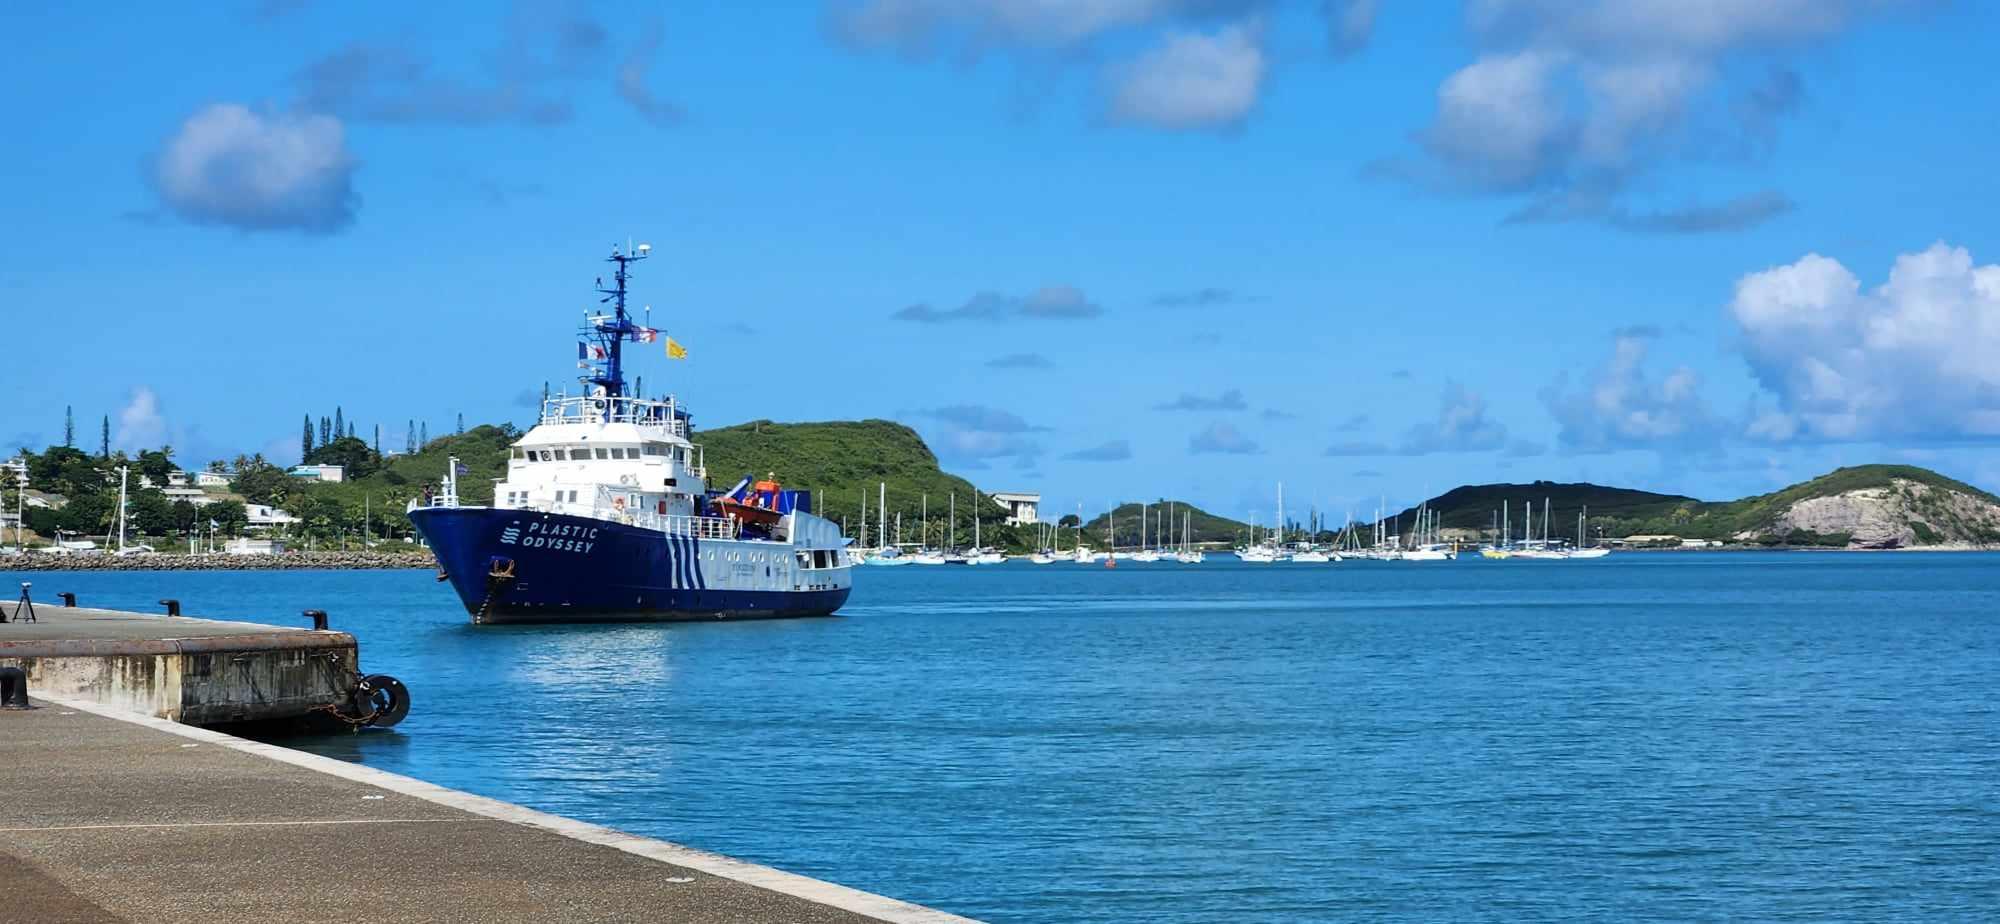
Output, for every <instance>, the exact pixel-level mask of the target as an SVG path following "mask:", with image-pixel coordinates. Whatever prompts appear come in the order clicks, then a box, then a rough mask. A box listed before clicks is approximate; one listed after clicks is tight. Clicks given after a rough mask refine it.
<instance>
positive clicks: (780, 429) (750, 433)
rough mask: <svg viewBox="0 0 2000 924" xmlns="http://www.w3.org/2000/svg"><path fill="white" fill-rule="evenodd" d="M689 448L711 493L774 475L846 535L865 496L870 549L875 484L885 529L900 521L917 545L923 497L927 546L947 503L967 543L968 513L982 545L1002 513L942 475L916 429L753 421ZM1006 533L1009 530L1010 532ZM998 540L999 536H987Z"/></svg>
mask: <svg viewBox="0 0 2000 924" xmlns="http://www.w3.org/2000/svg"><path fill="white" fill-rule="evenodd" d="M693 440H694V442H696V443H698V444H700V445H701V447H702V452H703V453H704V456H705V459H706V464H707V465H708V477H709V488H710V489H711V490H717V491H723V490H728V489H729V488H730V487H731V486H733V485H735V484H736V482H737V480H738V479H740V478H742V477H743V476H745V475H756V476H759V477H762V476H763V475H765V474H766V473H773V474H776V475H777V476H778V480H779V481H781V482H783V483H784V484H785V485H786V486H787V487H793V488H805V489H808V490H810V491H812V492H813V503H814V508H815V512H816V513H818V514H819V515H821V516H823V517H826V518H828V519H830V520H833V521H834V522H836V523H837V522H840V521H841V520H843V519H845V520H846V521H847V524H848V535H851V536H855V537H857V538H858V537H859V536H860V534H861V529H860V517H861V509H862V504H863V495H866V504H867V508H868V524H869V526H868V533H869V541H870V543H871V544H872V543H873V542H874V540H875V532H876V529H877V528H878V527H877V524H879V523H880V522H881V514H880V512H879V511H877V509H876V498H877V496H878V485H881V484H883V483H885V482H886V483H887V484H888V492H889V529H890V532H891V533H892V534H893V533H894V531H895V528H896V526H895V522H896V515H897V514H899V513H900V514H901V515H902V518H903V539H904V540H905V541H908V542H916V541H918V538H919V535H920V533H921V532H922V529H921V524H922V522H923V512H924V506H925V498H926V497H928V498H929V510H930V517H931V531H932V534H933V539H934V540H935V539H937V538H938V537H940V536H942V535H943V530H944V528H945V526H944V521H945V516H946V512H947V510H948V509H949V508H950V505H951V498H952V497H953V496H954V495H956V497H957V499H958V518H959V531H960V532H961V533H962V534H963V535H961V537H960V539H961V541H962V542H963V543H965V544H970V542H971V535H970V533H971V529H972V520H971V516H972V511H973V510H974V508H975V507H978V508H980V531H981V537H980V538H981V539H982V540H986V539H987V534H986V530H988V529H994V530H1000V528H1001V525H1000V521H1001V519H1002V517H1003V516H1004V515H1005V512H1004V511H1003V510H1001V509H1000V507H999V505H997V504H994V503H992V502H990V501H989V502H987V503H985V504H983V505H975V504H974V503H973V496H974V495H975V494H976V493H977V492H978V490H979V489H978V488H975V487H974V486H973V484H972V482H970V481H967V480H965V479H963V478H960V477H958V476H957V475H952V474H949V473H946V472H945V471H943V470H942V469H940V468H939V467H938V460H937V456H936V455H934V454H932V452H931V450H930V447H929V446H927V445H925V444H924V440H923V437H920V436H918V435H917V432H916V431H915V430H912V429H910V428H909V427H906V426H904V425H902V424H899V423H896V422H895V421H890V420H860V421H828V422H822V423H772V422H771V421H768V420H754V421H751V422H749V423H744V424H737V425H735V426H733V427H722V428H720V429H715V430H701V431H698V432H696V433H695V434H694V436H693ZM1010 532H1011V531H1010ZM992 535H993V536H995V537H1000V536H1002V533H1001V532H997V531H996V532H995V533H993V534H992Z"/></svg>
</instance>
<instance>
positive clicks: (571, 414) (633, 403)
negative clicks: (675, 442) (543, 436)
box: [541, 396, 688, 439]
mask: <svg viewBox="0 0 2000 924" xmlns="http://www.w3.org/2000/svg"><path fill="white" fill-rule="evenodd" d="M683 415H684V412H683V411H681V409H680V404H679V402H678V401H677V400H676V399H674V398H672V397H668V398H666V399H664V400H661V399H656V398H633V397H629V396H621V397H616V398H612V397H603V398H596V397H589V396H583V397H561V398H548V399H546V400H544V401H543V402H542V417H541V422H542V423H544V424H574V423H629V424H637V425H639V426H643V427H659V428H662V429H664V430H666V431H667V432H669V433H672V434H673V435H675V436H678V437H681V438H683V439H685V438H686V437H687V435H688V422H687V418H686V417H685V416H683Z"/></svg>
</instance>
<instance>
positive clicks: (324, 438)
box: [319, 415, 333, 446]
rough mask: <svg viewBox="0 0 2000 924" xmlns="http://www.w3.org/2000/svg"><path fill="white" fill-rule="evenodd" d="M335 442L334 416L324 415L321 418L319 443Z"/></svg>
mask: <svg viewBox="0 0 2000 924" xmlns="http://www.w3.org/2000/svg"><path fill="white" fill-rule="evenodd" d="M331 442H333V418H331V417H326V416H324V415H322V416H321V417H320V419H319V444H320V445H321V446H324V445H326V444H328V443H331Z"/></svg>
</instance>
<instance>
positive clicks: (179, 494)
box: [160, 485, 215, 507]
mask: <svg viewBox="0 0 2000 924" xmlns="http://www.w3.org/2000/svg"><path fill="white" fill-rule="evenodd" d="M160 494H162V495H163V496H165V497H166V499H167V503H169V504H171V503H173V502H175V501H187V502H188V503H190V504H193V505H195V506H196V507H200V506H202V505H204V504H208V503H213V502H214V500H215V498H213V497H210V496H208V492H207V491H204V490H202V489H200V488H193V487H188V486H187V485H177V486H168V487H164V488H161V489H160Z"/></svg>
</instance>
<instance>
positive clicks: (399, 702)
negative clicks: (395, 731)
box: [362, 674, 410, 728]
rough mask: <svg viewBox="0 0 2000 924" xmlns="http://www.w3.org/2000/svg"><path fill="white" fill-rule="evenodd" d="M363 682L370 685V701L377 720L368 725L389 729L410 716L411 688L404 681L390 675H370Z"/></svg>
mask: <svg viewBox="0 0 2000 924" xmlns="http://www.w3.org/2000/svg"><path fill="white" fill-rule="evenodd" d="M362 682H363V683H365V684H367V685H368V689H369V691H370V692H369V695H368V701H369V703H370V704H371V705H373V706H374V707H375V720H374V721H372V722H369V723H368V724H370V725H374V726H376V727H378V728H388V727H390V726H393V725H395V724H396V723H398V722H401V721H403V717H404V716H407V715H409V714H410V688H409V687H406V686H403V682H402V681H400V680H397V679H396V678H394V677H391V676H389V675H388V674H369V675H368V676H367V677H366V678H363V680H362Z"/></svg>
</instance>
